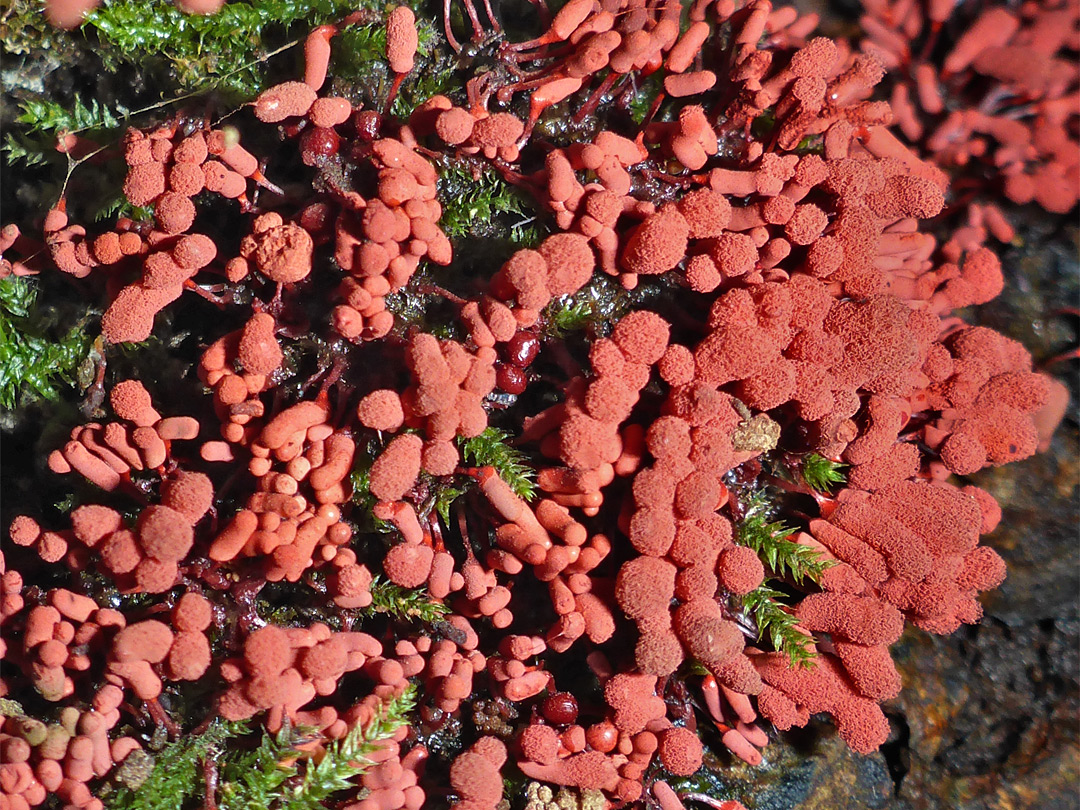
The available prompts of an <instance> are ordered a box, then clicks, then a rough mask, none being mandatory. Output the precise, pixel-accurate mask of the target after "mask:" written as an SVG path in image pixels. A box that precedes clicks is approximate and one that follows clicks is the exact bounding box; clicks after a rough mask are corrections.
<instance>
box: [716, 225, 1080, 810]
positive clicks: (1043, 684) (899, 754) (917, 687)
mask: <svg viewBox="0 0 1080 810" xmlns="http://www.w3.org/2000/svg"><path fill="white" fill-rule="evenodd" d="M1016 216H1017V218H1018V219H1019V218H1020V217H1024V216H1026V217H1027V218H1028V219H1029V221H1028V222H1026V223H1025V225H1024V227H1023V231H1022V232H1023V234H1024V240H1023V242H1022V243H1019V244H1017V245H1015V246H1013V247H1010V248H1009V249H1007V250H1006V251H1004V254H1003V262H1002V264H1003V267H1004V268H1005V270H1006V273H1007V274H1008V275H1007V283H1006V288H1005V292H1004V293H1003V294H1002V296H1001V297H1000V298H999V299H997V300H995V301H994V302H992V303H991V304H989V305H987V306H984V307H982V308H980V309H979V310H977V311H975V312H974V313H969V320H970V321H971V322H973V323H979V324H982V325H986V326H989V327H992V328H994V329H997V330H999V331H1001V332H1002V333H1003V334H1006V335H1008V336H1009V337H1012V338H1014V339H1016V340H1020V341H1022V342H1024V344H1025V345H1026V346H1028V347H1029V348H1030V349H1031V352H1032V356H1033V358H1034V360H1035V363H1036V365H1037V366H1039V367H1040V368H1042V369H1043V370H1045V371H1048V372H1049V373H1052V374H1054V375H1055V376H1058V377H1059V378H1060V379H1062V380H1063V381H1064V382H1065V383H1066V385H1068V386H1069V388H1070V392H1071V397H1072V400H1071V402H1070V408H1069V412H1068V414H1067V415H1066V418H1065V422H1064V423H1063V424H1062V425H1061V427H1060V428H1059V429H1058V432H1057V434H1056V435H1055V437H1054V442H1053V444H1052V445H1051V447H1050V449H1049V450H1048V451H1047V452H1046V453H1042V454H1040V455H1038V456H1036V457H1034V458H1031V459H1028V460H1027V461H1025V462H1022V463H1019V464H1013V465H1009V466H1006V467H999V468H996V469H988V470H984V471H983V472H981V473H979V474H978V475H976V476H973V477H972V479H971V480H972V483H975V484H977V485H978V486H981V487H983V488H984V489H986V490H988V491H989V492H991V493H992V494H993V495H994V496H995V497H996V498H997V499H998V501H999V503H1000V504H1001V507H1002V510H1003V518H1002V521H1001V525H1000V526H999V527H998V529H997V530H996V531H995V532H994V534H992V535H991V536H990V538H989V544H990V545H992V546H993V548H995V549H996V550H997V551H998V553H1000V554H1001V556H1002V557H1003V558H1004V559H1005V562H1006V563H1007V564H1008V567H1009V575H1008V578H1007V579H1006V580H1005V583H1004V585H1002V586H1001V587H1000V588H998V589H997V590H995V591H993V592H991V593H990V594H988V595H987V597H986V598H985V599H983V606H984V609H985V616H984V619H983V621H982V623H981V624H979V625H976V626H973V627H969V626H965V627H963V628H962V629H960V630H959V631H957V632H956V633H954V634H953V635H951V636H947V637H940V636H932V635H930V634H928V633H924V632H921V631H919V630H917V629H915V628H910V627H909V628H908V631H907V632H906V633H905V635H904V636H903V638H902V639H901V640H900V642H899V643H898V644H896V645H895V646H894V647H892V653H893V657H894V659H895V661H896V665H897V668H898V669H899V670H900V672H901V675H902V677H903V681H904V689H903V691H902V692H901V694H900V696H899V697H898V698H897V699H896V700H893V701H891V702H889V703H887V704H885V705H884V707H883V708H884V709H885V710H886V713H887V715H888V717H889V721H890V724H891V726H892V736H891V738H890V740H889V742H888V743H886V745H885V746H883V748H882V750H881V751H879V752H877V753H875V754H874V755H872V756H865V757H864V756H860V755H858V754H855V753H853V752H852V751H851V750H850V749H849V748H848V747H847V746H846V745H844V744H843V742H842V741H841V740H840V739H839V738H838V737H837V736H836V733H835V730H834V729H833V727H832V726H831V725H830V724H828V723H825V722H818V721H814V722H812V723H811V724H810V726H808V727H807V728H806V729H802V730H793V731H792V732H788V733H786V734H781V735H779V737H778V739H774V741H773V742H771V743H770V745H769V747H768V748H766V749H765V751H764V755H765V762H764V764H763V765H762V766H761V767H758V768H751V767H749V766H746V765H743V764H741V763H738V760H734V761H729V760H730V759H731V758H727V759H725V760H723V761H718V760H713V761H712V762H710V761H708V760H707V761H706V766H710V765H711V766H713V769H712V771H711V774H710V776H711V777H712V779H711V780H706V781H703V782H702V783H700V784H699V785H698V786H697V787H698V789H699V790H701V791H702V792H705V793H707V795H709V796H712V797H716V798H720V799H727V798H731V799H738V800H740V801H742V802H743V803H744V804H745V805H746V806H747V807H748V808H750V810H826V809H828V810H862V809H863V808H871V809H872V810H954V809H955V810H1021V809H1022V808H1030V809H1031V810H1057V808H1062V810H1064V809H1066V808H1076V807H1077V806H1080V799H1078V797H1077V784H1078V781H1080V723H1078V718H1080V603H1078V597H1080V542H1078V539H1077V531H1078V525H1080V514H1078V501H1077V497H1078V491H1080V431H1078V419H1077V414H1078V408H1077V403H1078V399H1080V391H1078V385H1077V382H1078V380H1077V374H1076V369H1077V361H1076V360H1075V359H1071V360H1064V361H1059V362H1052V363H1049V364H1047V361H1050V360H1052V359H1053V358H1055V357H1057V356H1059V355H1062V354H1064V353H1065V352H1068V351H1069V350H1070V349H1072V348H1074V347H1075V346H1076V345H1077V315H1076V312H1075V309H1070V308H1071V307H1075V304H1076V303H1077V301H1078V300H1080V297H1078V296H1080V269H1078V267H1077V259H1076V257H1077V230H1076V229H1075V228H1073V227H1067V228H1060V227H1058V228H1055V224H1054V223H1053V222H1048V221H1047V220H1046V219H1045V218H1039V217H1036V216H1035V215H1034V212H1019V213H1018V214H1017V215H1016ZM1059 225H1060V223H1059ZM1019 241H1020V240H1018V242H1019Z"/></svg>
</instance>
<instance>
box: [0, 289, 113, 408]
mask: <svg viewBox="0 0 1080 810" xmlns="http://www.w3.org/2000/svg"><path fill="white" fill-rule="evenodd" d="M56 331H57V330H56V328H55V326H54V325H53V324H51V323H50V322H49V318H48V316H47V315H46V314H45V313H43V312H42V311H41V310H39V308H38V306H37V287H36V286H35V284H34V282H32V281H29V280H27V279H26V278H19V277H17V276H8V277H7V278H5V279H2V280H0V407H4V408H8V409H11V408H14V407H15V406H16V405H17V404H18V403H19V401H20V399H25V398H35V397H36V398H41V399H47V400H50V401H56V400H58V399H59V398H60V394H61V390H62V389H63V388H64V387H67V386H73V385H74V384H75V382H76V378H77V372H78V369H79V366H80V365H81V364H82V363H83V362H84V361H85V360H86V359H87V356H88V355H89V353H90V347H91V344H92V342H93V341H92V339H91V337H90V336H89V335H87V334H86V331H85V323H83V322H80V323H76V324H75V325H74V326H72V327H71V328H70V329H68V330H67V331H66V332H64V333H62V334H59V335H57V334H55V332H56Z"/></svg>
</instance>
